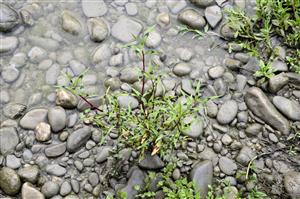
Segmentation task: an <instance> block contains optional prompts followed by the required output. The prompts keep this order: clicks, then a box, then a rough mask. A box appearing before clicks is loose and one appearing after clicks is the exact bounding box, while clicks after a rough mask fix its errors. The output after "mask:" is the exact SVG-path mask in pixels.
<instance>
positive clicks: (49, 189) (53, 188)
mask: <svg viewBox="0 0 300 199" xmlns="http://www.w3.org/2000/svg"><path fill="white" fill-rule="evenodd" d="M41 192H42V193H43V194H44V196H45V197H46V198H51V197H53V196H55V195H57V194H58V192H59V185H58V184H57V183H56V182H53V181H48V182H46V183H45V184H44V185H43V186H42V188H41Z"/></svg>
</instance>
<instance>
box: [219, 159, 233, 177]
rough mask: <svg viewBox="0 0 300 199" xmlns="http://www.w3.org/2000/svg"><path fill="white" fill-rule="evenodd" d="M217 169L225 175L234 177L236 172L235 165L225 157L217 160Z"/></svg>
mask: <svg viewBox="0 0 300 199" xmlns="http://www.w3.org/2000/svg"><path fill="white" fill-rule="evenodd" d="M219 167H220V169H221V171H222V172H223V173H225V174H226V175H234V174H235V173H236V171H237V165H236V163H235V162H234V161H233V160H231V159H229V158H227V157H221V158H220V159H219Z"/></svg>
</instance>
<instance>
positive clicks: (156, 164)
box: [139, 153, 165, 170]
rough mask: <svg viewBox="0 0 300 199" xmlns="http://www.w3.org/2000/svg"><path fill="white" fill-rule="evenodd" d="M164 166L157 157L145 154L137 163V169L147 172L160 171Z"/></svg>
mask: <svg viewBox="0 0 300 199" xmlns="http://www.w3.org/2000/svg"><path fill="white" fill-rule="evenodd" d="M164 166H165V164H164V162H163V161H162V160H161V159H160V157H159V156H158V155H151V154H149V153H146V154H145V157H144V158H143V159H142V160H141V161H140V162H139V167H141V168H143V169H148V170H155V169H161V168H163V167H164Z"/></svg>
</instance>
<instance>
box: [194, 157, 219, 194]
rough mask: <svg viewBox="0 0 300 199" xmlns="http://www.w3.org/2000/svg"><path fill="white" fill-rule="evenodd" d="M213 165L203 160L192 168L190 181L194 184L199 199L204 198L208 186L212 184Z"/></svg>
mask: <svg viewBox="0 0 300 199" xmlns="http://www.w3.org/2000/svg"><path fill="white" fill-rule="evenodd" d="M212 179H213V164H212V162H211V161H210V160H204V161H202V162H200V163H198V164H196V165H195V166H194V168H193V169H192V171H191V173H190V180H192V181H194V182H195V185H196V190H197V191H199V192H200V195H201V198H206V196H207V192H208V185H211V184H212Z"/></svg>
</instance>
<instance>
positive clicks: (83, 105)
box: [77, 96, 103, 111]
mask: <svg viewBox="0 0 300 199" xmlns="http://www.w3.org/2000/svg"><path fill="white" fill-rule="evenodd" d="M87 100H88V101H89V103H90V104H92V105H93V106H94V107H99V106H100V105H101V104H103V97H102V96H96V97H88V98H87ZM90 104H88V103H87V102H86V101H84V100H83V99H80V100H79V103H78V105H77V109H78V110H79V111H84V110H86V109H88V108H91V105H90Z"/></svg>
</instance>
